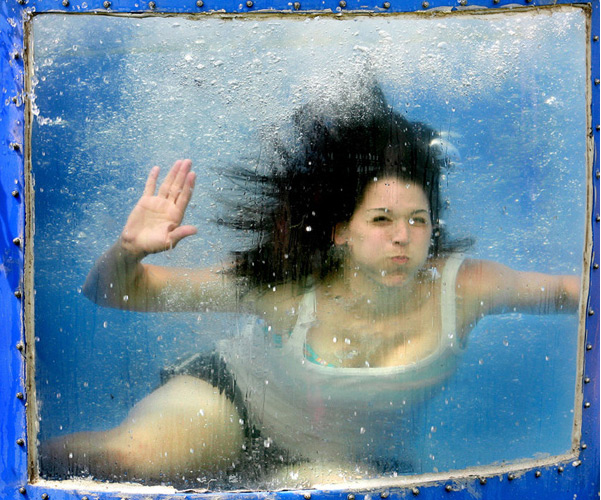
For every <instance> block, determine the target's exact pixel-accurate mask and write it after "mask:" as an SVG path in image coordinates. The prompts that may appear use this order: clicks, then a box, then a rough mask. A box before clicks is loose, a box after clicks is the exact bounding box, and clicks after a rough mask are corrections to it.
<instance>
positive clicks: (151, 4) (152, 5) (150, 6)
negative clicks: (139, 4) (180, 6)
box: [148, 2, 157, 9]
mask: <svg viewBox="0 0 601 500" xmlns="http://www.w3.org/2000/svg"><path fill="white" fill-rule="evenodd" d="M148 8H149V9H156V8H157V4H156V3H155V2H148Z"/></svg>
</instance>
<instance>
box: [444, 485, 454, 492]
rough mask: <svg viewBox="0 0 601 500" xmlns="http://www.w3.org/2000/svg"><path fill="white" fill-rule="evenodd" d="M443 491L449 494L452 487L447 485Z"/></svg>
mask: <svg viewBox="0 0 601 500" xmlns="http://www.w3.org/2000/svg"><path fill="white" fill-rule="evenodd" d="M444 490H445V491H448V492H449V493H450V492H451V491H453V487H452V486H451V485H450V484H447V485H446V486H445V487H444Z"/></svg>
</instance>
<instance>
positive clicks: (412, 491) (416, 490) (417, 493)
mask: <svg viewBox="0 0 601 500" xmlns="http://www.w3.org/2000/svg"><path fill="white" fill-rule="evenodd" d="M411 493H413V494H414V495H415V496H417V495H419V488H413V489H412V490H411Z"/></svg>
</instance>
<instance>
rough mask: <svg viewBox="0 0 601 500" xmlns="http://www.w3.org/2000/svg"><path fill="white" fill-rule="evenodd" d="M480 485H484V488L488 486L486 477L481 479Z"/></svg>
mask: <svg viewBox="0 0 601 500" xmlns="http://www.w3.org/2000/svg"><path fill="white" fill-rule="evenodd" d="M480 484H481V485H483V486H484V485H485V484H486V478H485V477H481V478H480Z"/></svg>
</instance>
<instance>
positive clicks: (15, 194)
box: [11, 189, 19, 198]
mask: <svg viewBox="0 0 601 500" xmlns="http://www.w3.org/2000/svg"><path fill="white" fill-rule="evenodd" d="M11 194H12V195H13V198H18V197H19V191H17V190H16V189H15V190H14V191H13V192H12V193H11Z"/></svg>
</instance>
